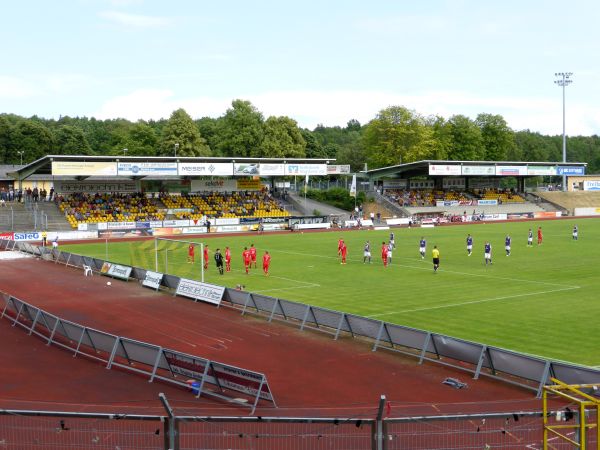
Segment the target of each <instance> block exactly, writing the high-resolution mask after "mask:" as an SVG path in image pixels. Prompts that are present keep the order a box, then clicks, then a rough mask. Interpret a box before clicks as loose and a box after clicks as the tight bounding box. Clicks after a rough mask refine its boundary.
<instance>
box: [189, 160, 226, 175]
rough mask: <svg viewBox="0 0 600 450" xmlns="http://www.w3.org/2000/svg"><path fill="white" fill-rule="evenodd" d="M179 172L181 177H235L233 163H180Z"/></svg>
mask: <svg viewBox="0 0 600 450" xmlns="http://www.w3.org/2000/svg"><path fill="white" fill-rule="evenodd" d="M177 172H178V174H179V175H180V176H186V175H187V176H194V175H197V176H205V177H206V176H212V177H230V176H232V175H233V163H213V162H199V163H179V164H178V166H177Z"/></svg>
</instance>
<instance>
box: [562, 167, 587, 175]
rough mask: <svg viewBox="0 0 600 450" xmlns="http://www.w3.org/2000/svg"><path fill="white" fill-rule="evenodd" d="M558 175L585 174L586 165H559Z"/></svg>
mask: <svg viewBox="0 0 600 450" xmlns="http://www.w3.org/2000/svg"><path fill="white" fill-rule="evenodd" d="M556 174H557V175H585V166H579V167H573V166H558V167H557V168H556Z"/></svg>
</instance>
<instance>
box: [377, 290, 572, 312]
mask: <svg viewBox="0 0 600 450" xmlns="http://www.w3.org/2000/svg"><path fill="white" fill-rule="evenodd" d="M573 289H579V286H575V287H566V288H562V289H552V290H549V291H537V292H528V293H526V294H515V295H506V296H503V297H493V298H484V299H481V300H472V301H469V302H460V303H452V304H450V305H438V306H429V307H427V308H415V309H406V310H404V311H392V312H387V313H381V314H371V315H368V316H367V317H381V316H389V315H392V314H406V313H412V312H420V311H431V310H434V309H444V308H454V307H456V306H464V305H474V304H477V303H487V302H495V301H497V300H510V299H513V298H519V297H528V296H531V295H541V294H550V293H553V292H561V291H571V290H573Z"/></svg>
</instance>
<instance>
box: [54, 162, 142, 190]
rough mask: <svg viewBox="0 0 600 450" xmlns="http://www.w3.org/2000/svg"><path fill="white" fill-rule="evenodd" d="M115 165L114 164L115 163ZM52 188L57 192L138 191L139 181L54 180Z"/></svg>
mask: <svg viewBox="0 0 600 450" xmlns="http://www.w3.org/2000/svg"><path fill="white" fill-rule="evenodd" d="M115 167H116V165H115ZM54 190H55V191H56V192H57V193H58V194H70V193H71V192H85V193H88V194H95V193H100V194H102V193H106V192H120V193H127V192H139V191H140V184H139V181H130V180H122V181H117V180H115V181H64V180H55V181H54Z"/></svg>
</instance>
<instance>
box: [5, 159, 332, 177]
mask: <svg viewBox="0 0 600 450" xmlns="http://www.w3.org/2000/svg"><path fill="white" fill-rule="evenodd" d="M54 161H73V162H126V163H127V162H128V163H136V162H137V163H142V162H148V163H153V162H154V163H159V162H162V163H168V162H170V163H174V162H181V163H186V162H188V163H191V162H195V163H199V162H215V163H217V162H222V163H231V162H233V163H265V164H268V163H271V164H277V163H279V164H282V163H298V164H311V163H312V164H329V163H330V162H334V161H335V158H328V159H324V158H242V157H188V156H122V155H116V156H115V155H111V156H108V155H106V156H88V155H46V156H44V157H42V158H40V159H38V160H36V161H33V162H31V163H29V164H25V165H23V166H20V165H15V166H10V167H14V170H10V169H8V170H7V171H6V173H5V176H6V177H8V178H10V179H16V180H18V179H21V180H23V179H25V178H29V177H30V176H31V175H34V174H36V175H52V162H54ZM7 167H9V166H7ZM81 178H88V177H85V176H83V177H81ZM138 178H143V177H138Z"/></svg>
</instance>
